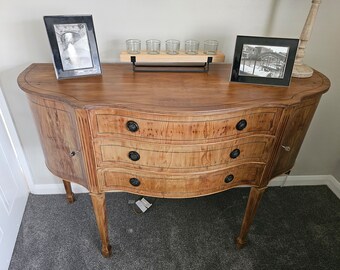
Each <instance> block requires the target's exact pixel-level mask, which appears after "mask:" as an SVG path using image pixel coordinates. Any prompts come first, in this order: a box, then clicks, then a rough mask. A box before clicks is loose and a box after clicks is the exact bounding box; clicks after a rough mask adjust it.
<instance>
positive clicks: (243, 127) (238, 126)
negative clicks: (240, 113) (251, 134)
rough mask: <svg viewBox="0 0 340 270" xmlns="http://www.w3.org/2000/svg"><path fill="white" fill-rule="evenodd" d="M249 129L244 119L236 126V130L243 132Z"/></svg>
mask: <svg viewBox="0 0 340 270" xmlns="http://www.w3.org/2000/svg"><path fill="white" fill-rule="evenodd" d="M246 127H247V121H246V120H245V119H242V120H240V121H238V123H237V124H236V129H237V130H243V129H245V128H246Z"/></svg>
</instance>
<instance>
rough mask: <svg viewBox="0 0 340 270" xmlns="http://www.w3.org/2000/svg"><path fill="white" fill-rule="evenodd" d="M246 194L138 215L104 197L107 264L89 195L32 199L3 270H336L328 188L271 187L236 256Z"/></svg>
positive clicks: (335, 226) (165, 204)
mask: <svg viewBox="0 0 340 270" xmlns="http://www.w3.org/2000/svg"><path fill="white" fill-rule="evenodd" d="M248 192H249V189H248V188H240V189H233V190H229V191H226V192H223V193H220V194H217V195H212V196H207V197H201V198H195V199H183V200H182V199H181V200H179V199H176V200H175V199H157V201H156V202H155V204H154V206H152V208H150V209H149V210H148V211H147V212H146V213H144V214H136V213H135V212H134V211H133V209H132V207H131V205H129V204H128V201H129V200H134V199H136V198H137V197H138V196H135V195H131V194H125V193H110V194H107V197H106V198H107V210H108V214H109V215H108V216H109V235H110V240H111V244H112V247H113V255H112V257H111V258H109V259H106V258H103V257H102V256H101V254H100V251H99V250H100V240H99V234H98V232H97V227H96V223H95V218H94V214H93V212H92V205H91V201H90V198H89V196H88V195H87V194H78V195H76V199H77V201H76V202H75V203H74V204H71V205H69V204H67V202H66V200H65V197H64V196H63V195H30V196H29V199H28V203H27V206H26V210H25V214H24V218H23V221H22V224H21V227H20V232H19V235H18V239H17V243H16V246H15V249H14V254H13V257H12V261H11V264H10V268H9V269H15V270H17V269H20V270H22V269H30V270H31V269H44V270H45V269H63V270H67V269H72V270H73V269H91V270H92V269H100V270H104V269H124V270H125V269H126V270H130V269H131V270H132V269H133V270H136V269H143V270H149V269H185V270H187V269H209V270H210V269H242V270H245V269H261V270H262V269H327V270H331V269H340V200H338V198H337V197H336V196H335V195H334V194H333V193H332V192H331V191H330V190H329V189H328V188H327V187H326V186H318V187H285V188H269V189H268V190H267V191H266V193H265V194H264V196H263V199H262V202H261V204H260V207H259V209H258V212H257V216H256V217H255V221H254V224H253V226H252V228H251V230H250V233H249V241H248V245H247V246H246V247H245V248H244V249H242V250H236V249H235V246H234V242H233V239H234V236H235V235H236V234H237V233H238V231H239V229H240V224H241V221H242V217H243V212H244V209H245V205H246V201H247V197H248Z"/></svg>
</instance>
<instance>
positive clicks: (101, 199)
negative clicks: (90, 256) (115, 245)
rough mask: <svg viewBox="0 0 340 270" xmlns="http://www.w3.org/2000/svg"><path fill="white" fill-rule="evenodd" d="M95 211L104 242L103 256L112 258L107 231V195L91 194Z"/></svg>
mask: <svg viewBox="0 0 340 270" xmlns="http://www.w3.org/2000/svg"><path fill="white" fill-rule="evenodd" d="M90 195H91V200H92V205H93V210H94V213H95V216H96V221H97V226H98V230H99V234H100V239H101V241H102V255H103V256H104V257H110V256H111V246H110V243H109V235H108V229H107V216H106V203H105V193H98V194H96V193H90Z"/></svg>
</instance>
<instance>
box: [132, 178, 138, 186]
mask: <svg viewBox="0 0 340 270" xmlns="http://www.w3.org/2000/svg"><path fill="white" fill-rule="evenodd" d="M130 184H131V185H133V186H134V187H138V186H139V185H140V181H139V180H138V179H137V178H130Z"/></svg>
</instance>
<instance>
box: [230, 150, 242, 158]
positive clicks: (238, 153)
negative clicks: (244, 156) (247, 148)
mask: <svg viewBox="0 0 340 270" xmlns="http://www.w3.org/2000/svg"><path fill="white" fill-rule="evenodd" d="M240 154H241V151H240V149H237V148H236V149H234V150H233V151H231V152H230V157H231V158H237V157H238V156H239V155H240Z"/></svg>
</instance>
